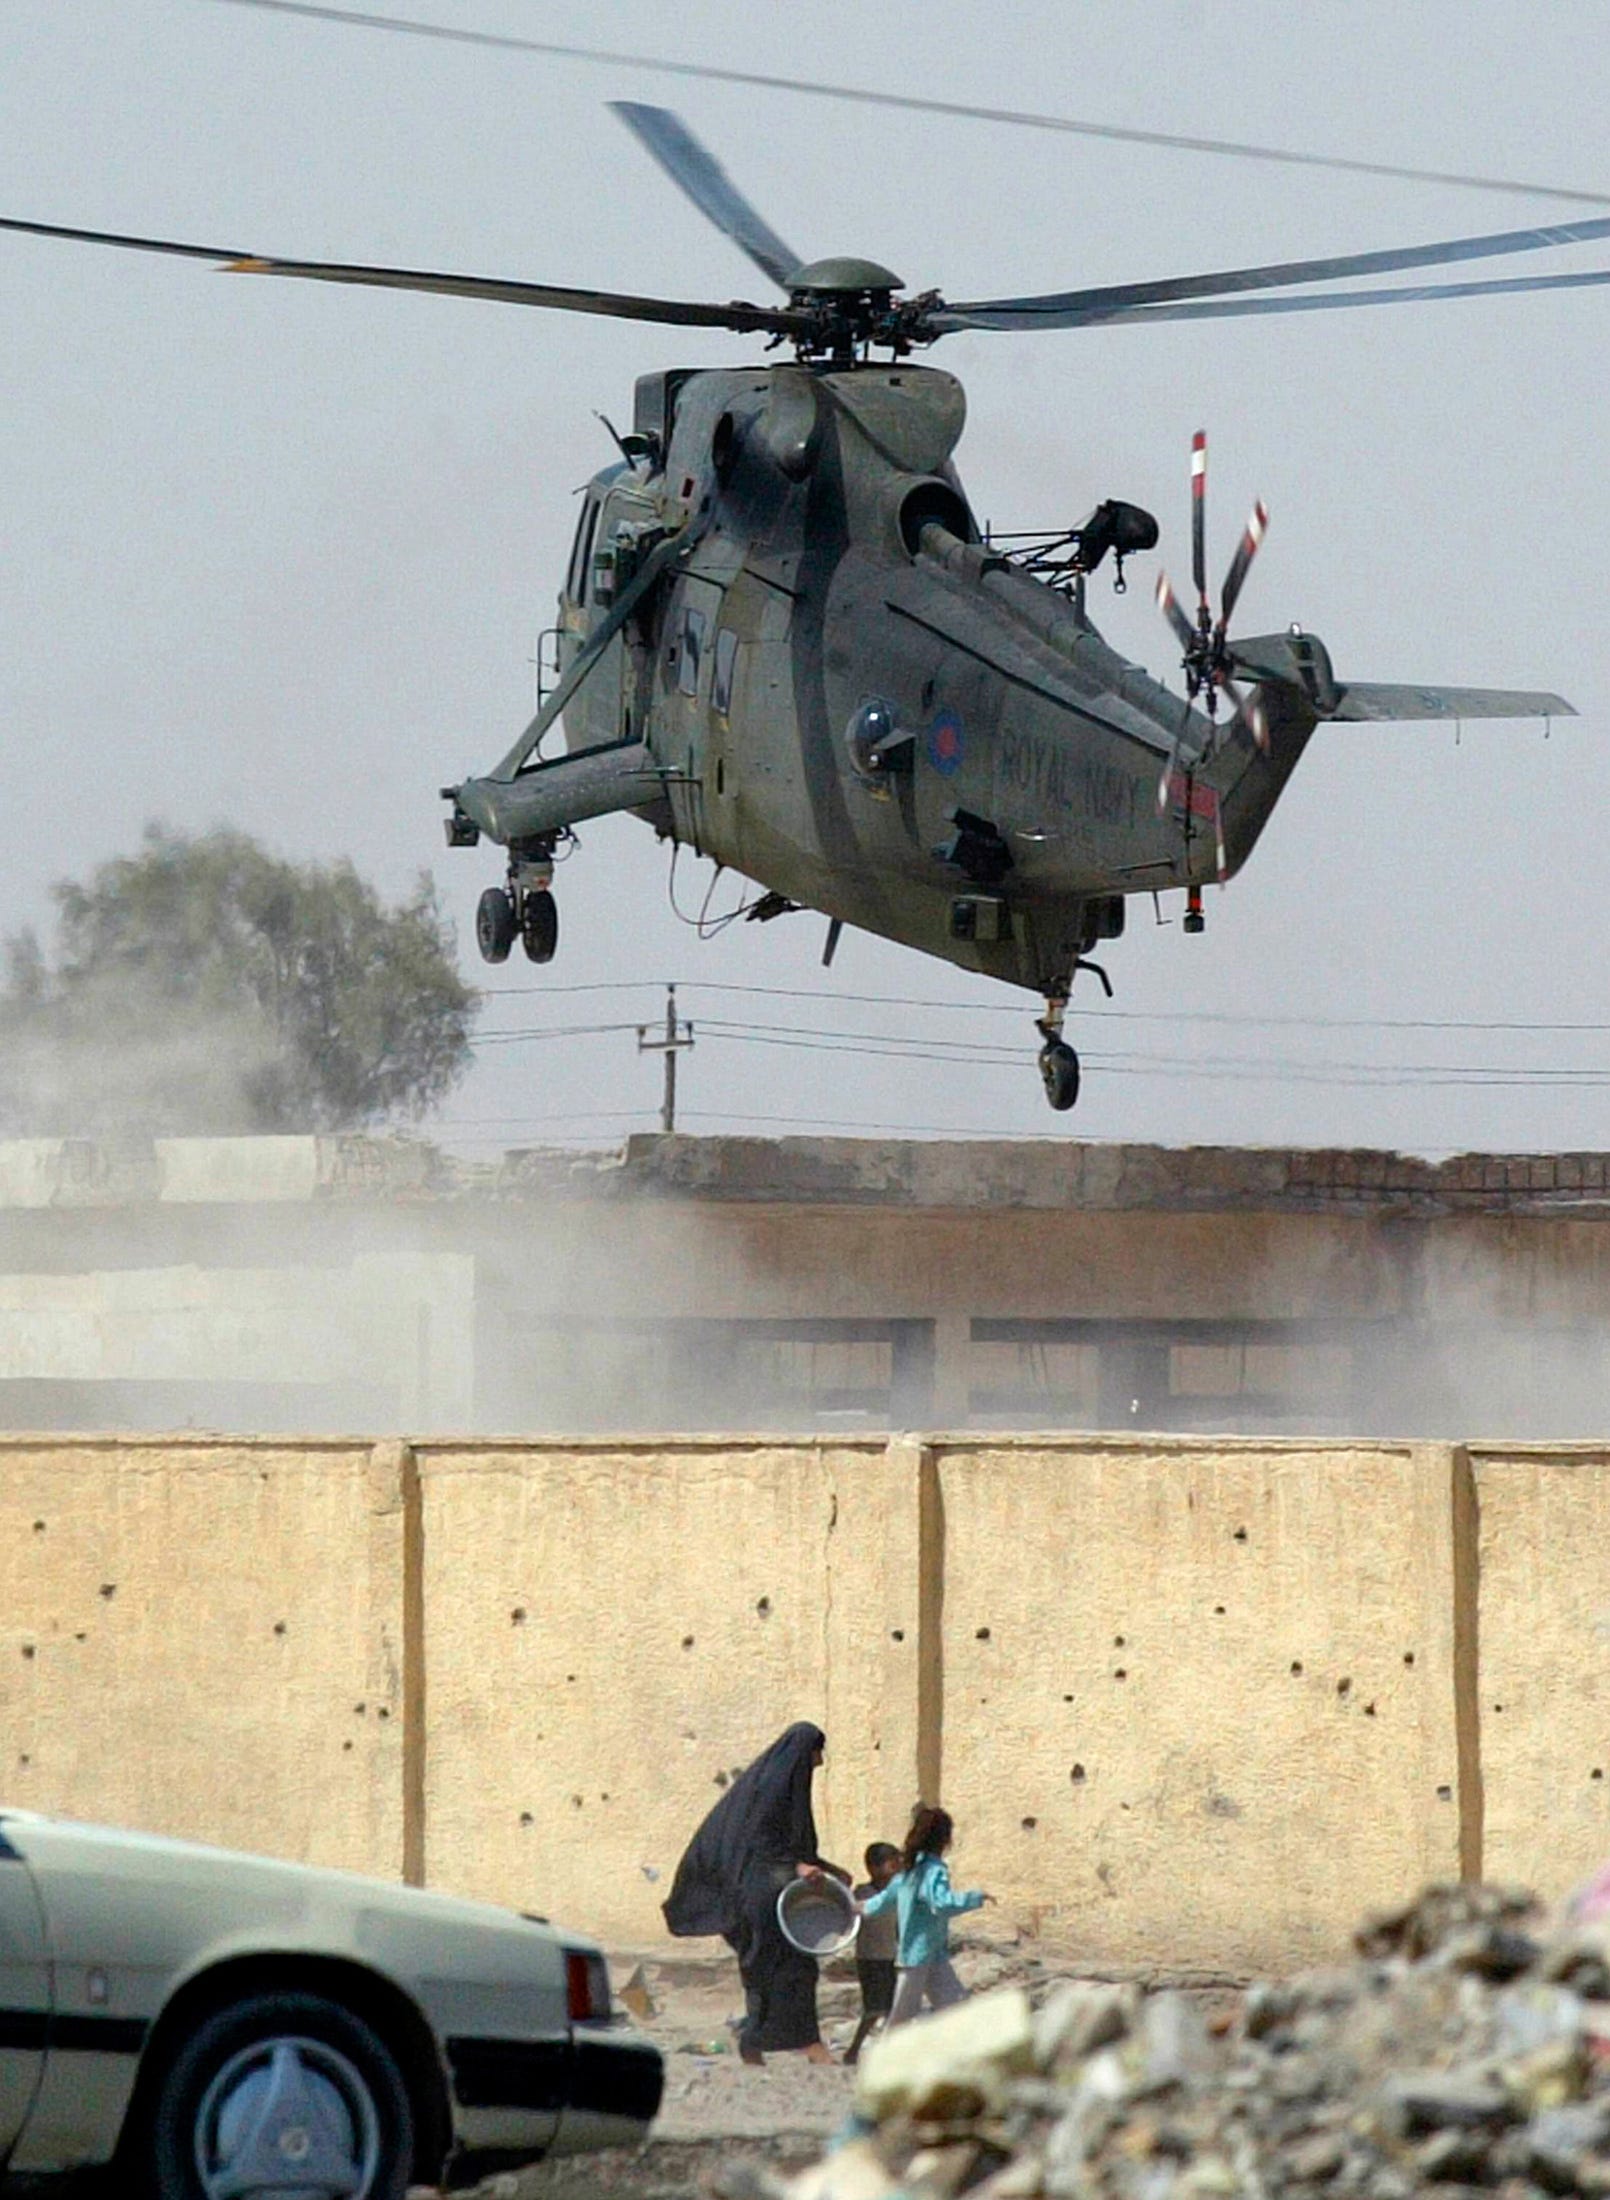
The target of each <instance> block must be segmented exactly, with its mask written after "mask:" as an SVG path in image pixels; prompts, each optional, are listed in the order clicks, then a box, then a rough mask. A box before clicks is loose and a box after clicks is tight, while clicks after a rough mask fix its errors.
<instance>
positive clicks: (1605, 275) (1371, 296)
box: [1091, 267, 1610, 328]
mask: <svg viewBox="0 0 1610 2200" xmlns="http://www.w3.org/2000/svg"><path fill="white" fill-rule="evenodd" d="M1606 283H1610V268H1605V267H1594V268H1585V269H1584V270H1583V272H1582V273H1581V274H1580V275H1507V276H1495V277H1494V278H1493V279H1492V280H1490V281H1488V282H1482V283H1405V284H1401V285H1399V286H1397V287H1396V288H1392V289H1387V290H1320V291H1315V292H1313V293H1312V294H1311V295H1310V296H1308V297H1306V298H1209V299H1207V300H1205V301H1203V302H1202V303H1200V304H1196V305H1183V306H1129V307H1127V308H1126V309H1125V310H1124V311H1123V312H1122V313H1115V314H1113V315H1111V317H1110V321H1111V325H1112V326H1114V327H1119V326H1122V325H1123V324H1125V323H1126V322H1130V321H1215V320H1224V319H1226V318H1228V317H1230V316H1232V315H1239V314H1249V313H1335V312H1336V311H1338V310H1339V309H1340V308H1341V307H1343V306H1403V305H1421V304H1425V303H1428V302H1430V301H1432V300H1434V299H1437V298H1499V297H1502V296H1504V295H1505V294H1506V293H1507V292H1509V291H1521V290H1586V289H1602V288H1603V286H1604V285H1605V284H1606ZM1091 325H1093V326H1096V327H1101V328H1105V327H1107V326H1108V325H1109V323H1108V322H1107V321H1102V322H1098V323H1094V324H1091Z"/></svg>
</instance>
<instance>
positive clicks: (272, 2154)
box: [148, 1993, 414, 2200]
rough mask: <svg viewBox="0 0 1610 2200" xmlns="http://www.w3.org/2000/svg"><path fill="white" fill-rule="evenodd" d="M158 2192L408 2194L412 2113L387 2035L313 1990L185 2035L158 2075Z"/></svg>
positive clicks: (242, 2009)
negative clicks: (374, 2030)
mask: <svg viewBox="0 0 1610 2200" xmlns="http://www.w3.org/2000/svg"><path fill="white" fill-rule="evenodd" d="M148 2147H149V2174H150V2181H151V2187H152V2190H153V2191H154V2192H155V2193H158V2194H160V2195H161V2200H258V2196H259V2195H261V2196H262V2200H270V2195H272V2200H404V2195H405V2194H406V2192H407V2189H408V2177H409V2170H410V2167H411V2165H412V2161H413V2152H414V2119H413V2112H412V2110H411V2108H410V2106H409V2101H408V2091H407V2088H406V2087H405V2085H404V2084H403V2079H402V2073H401V2071H400V2070H399V2069H398V2067H397V2064H396V2061H395V2059H394V2057H393V2056H392V2054H391V2052H390V2051H389V2049H388V2048H387V2047H386V2046H385V2044H384V2042H383V2041H382V2040H380V2039H379V2038H378V2037H377V2035H376V2034H375V2033H374V2032H372V2031H371V2030H370V2028H369V2026H368V2025H367V2024H365V2023H363V2021H362V2020H361V2019H360V2018H358V2017H355V2016H354V2015H353V2014H352V2012H351V2011H350V2010H348V2009H343V2008H342V2007H341V2006H340V2004H339V2003H337V2002H333V2001H326V2000H325V1999H324V1997H323V1996H322V1995H320V1994H298V1993H284V1994H257V1995H253V1996H252V1997H251V1998H250V1999H249V2000H243V2001H238V2002H234V2003H232V2004H231V2005H230V2007H228V2008H227V2009H220V2010H218V2011H217V2012H216V2013H215V2014H214V2015H212V2016H210V2017H208V2018H207V2019H206V2020H205V2021H204V2022H203V2023H201V2024H199V2025H198V2026H197V2027H196V2029H195V2030H194V2031H193V2032H192V2033H190V2035H189V2036H188V2037H187V2038H186V2039H184V2040H183V2041H181V2043H180V2044H179V2047H178V2049H177V2050H176V2052H175V2053H174V2055H173V2056H172V2059H171V2060H170V2061H169V2063H168V2066H167V2068H166V2070H165V2071H164V2072H163V2075H162V2077H161V2080H160V2081H159V2084H158V2088H157V2092H156V2097H155V2101H154V2104H153V2108H152V2115H151V2121H150V2126H149V2142H148Z"/></svg>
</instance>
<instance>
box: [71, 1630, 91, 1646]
mask: <svg viewBox="0 0 1610 2200" xmlns="http://www.w3.org/2000/svg"><path fill="white" fill-rule="evenodd" d="M73 1640H74V1642H88V1640H89V1636H88V1634H87V1633H86V1632H85V1630H84V1629H83V1628H82V1627H80V1628H79V1629H78V1630H77V1632H76V1633H75V1634H74V1636H73Z"/></svg>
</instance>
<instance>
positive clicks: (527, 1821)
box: [520, 1810, 536, 1826]
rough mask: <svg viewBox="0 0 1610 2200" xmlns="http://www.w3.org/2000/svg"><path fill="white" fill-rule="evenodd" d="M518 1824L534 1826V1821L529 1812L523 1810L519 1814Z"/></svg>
mask: <svg viewBox="0 0 1610 2200" xmlns="http://www.w3.org/2000/svg"><path fill="white" fill-rule="evenodd" d="M520 1823H521V1825H522V1826H534V1825H535V1824H536V1820H535V1819H534V1818H533V1817H532V1815H531V1813H530V1811H528V1810H523V1811H521V1813H520Z"/></svg>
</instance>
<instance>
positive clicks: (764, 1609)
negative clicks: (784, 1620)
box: [755, 1597, 771, 1619]
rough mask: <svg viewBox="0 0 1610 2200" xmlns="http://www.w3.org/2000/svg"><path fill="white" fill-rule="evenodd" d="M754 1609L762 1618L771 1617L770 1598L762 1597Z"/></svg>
mask: <svg viewBox="0 0 1610 2200" xmlns="http://www.w3.org/2000/svg"><path fill="white" fill-rule="evenodd" d="M755 1610H756V1611H757V1612H758V1613H759V1614H760V1616H761V1618H762V1619H769V1618H770V1617H771V1598H770V1597H762V1598H761V1600H760V1602H759V1603H758V1604H757V1605H756V1606H755Z"/></svg>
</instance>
